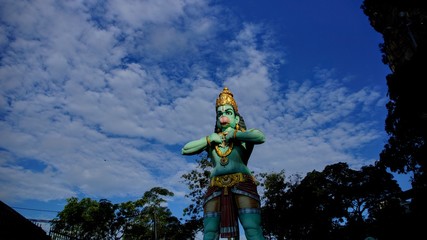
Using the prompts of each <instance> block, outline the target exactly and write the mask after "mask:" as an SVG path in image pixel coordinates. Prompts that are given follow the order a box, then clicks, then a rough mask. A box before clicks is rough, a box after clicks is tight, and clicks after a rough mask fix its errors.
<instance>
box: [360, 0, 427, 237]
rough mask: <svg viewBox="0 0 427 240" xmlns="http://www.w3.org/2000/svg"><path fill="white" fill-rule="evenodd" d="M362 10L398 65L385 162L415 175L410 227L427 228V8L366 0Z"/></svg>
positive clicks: (391, 86) (392, 80) (390, 80)
mask: <svg viewBox="0 0 427 240" xmlns="http://www.w3.org/2000/svg"><path fill="white" fill-rule="evenodd" d="M362 9H363V11H364V13H365V14H366V15H367V16H368V17H369V20H370V23H371V26H372V27H373V28H374V29H375V30H376V31H377V32H379V33H381V34H382V36H383V39H384V43H382V44H381V52H382V53H383V62H384V63H385V64H387V65H389V66H390V68H391V70H392V73H391V74H389V75H388V76H387V77H386V80H387V86H388V96H389V102H388V103H387V110H388V115H387V118H386V125H385V130H386V132H387V133H388V134H389V140H388V142H387V144H386V145H385V146H384V149H383V151H382V152H381V154H380V163H381V164H383V165H384V166H385V167H388V168H389V169H390V170H391V171H393V172H398V173H411V174H412V176H413V177H412V191H411V192H412V193H413V194H412V202H411V205H410V214H411V215H412V220H411V221H412V223H413V224H412V225H413V226H414V227H413V228H412V230H408V232H416V231H419V230H420V229H423V228H424V226H423V224H422V222H424V218H425V215H426V214H427V207H426V204H425V202H427V162H426V158H427V95H426V94H425V91H426V88H425V84H424V81H425V79H427V71H425V56H426V55H427V24H426V20H427V8H425V6H424V4H422V1H417V0H408V1H387V0H364V1H363V5H362ZM417 234H423V232H419V233H415V235H417Z"/></svg>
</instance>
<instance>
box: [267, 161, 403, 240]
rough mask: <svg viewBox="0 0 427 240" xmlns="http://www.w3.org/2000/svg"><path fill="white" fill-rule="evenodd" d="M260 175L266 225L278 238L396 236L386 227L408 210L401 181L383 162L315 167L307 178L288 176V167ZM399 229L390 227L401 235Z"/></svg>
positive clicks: (269, 231)
mask: <svg viewBox="0 0 427 240" xmlns="http://www.w3.org/2000/svg"><path fill="white" fill-rule="evenodd" d="M260 175H261V176H262V178H261V179H262V180H263V183H261V186H263V187H264V188H265V191H264V196H263V203H264V205H263V207H262V212H263V222H264V231H265V233H266V234H267V235H268V236H270V237H271V238H273V239H349V240H350V239H364V238H365V237H367V236H368V235H374V236H390V234H389V235H385V234H382V233H383V232H384V230H385V229H386V227H390V226H394V225H393V224H392V223H393V222H398V220H399V219H398V218H397V217H398V216H401V215H400V214H401V213H402V208H401V207H400V205H398V204H397V203H399V199H398V197H399V194H400V193H401V191H400V188H399V186H398V185H397V182H396V181H395V180H393V176H392V175H391V174H389V173H387V172H386V171H385V169H384V168H380V167H378V166H365V167H362V168H361V170H353V169H350V168H349V167H348V164H346V163H337V164H333V165H328V166H326V167H325V169H324V170H323V171H322V172H318V171H312V172H309V173H308V174H307V175H306V176H305V177H304V178H303V179H302V180H301V178H300V177H298V176H297V178H296V179H297V180H296V181H294V182H293V183H289V182H288V183H287V182H285V176H284V172H283V171H281V172H279V173H269V174H260ZM384 216H391V217H396V218H393V219H385V218H384ZM278 223H280V224H278ZM399 230H400V229H398V228H395V229H393V230H392V231H390V230H388V232H390V233H394V234H395V235H394V236H399V235H398V234H397V235H396V233H397V232H398V231H399ZM393 231H395V232H393ZM385 239H387V238H385Z"/></svg>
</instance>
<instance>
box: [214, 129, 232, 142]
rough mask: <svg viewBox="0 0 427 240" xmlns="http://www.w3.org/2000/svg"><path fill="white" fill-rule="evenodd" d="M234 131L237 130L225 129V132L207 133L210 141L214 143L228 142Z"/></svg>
mask: <svg viewBox="0 0 427 240" xmlns="http://www.w3.org/2000/svg"><path fill="white" fill-rule="evenodd" d="M235 131H237V130H235V129H231V130H230V131H227V132H221V133H212V134H211V135H209V139H210V141H211V143H216V144H223V143H228V142H230V139H232V138H235Z"/></svg>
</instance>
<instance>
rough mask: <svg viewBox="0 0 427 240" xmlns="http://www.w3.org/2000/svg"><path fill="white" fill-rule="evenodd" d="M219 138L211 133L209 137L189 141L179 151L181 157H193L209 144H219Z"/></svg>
mask: <svg viewBox="0 0 427 240" xmlns="http://www.w3.org/2000/svg"><path fill="white" fill-rule="evenodd" d="M221 142H222V140H221V137H220V136H219V135H218V134H217V133H212V134H211V135H209V136H206V137H202V138H200V139H199V140H194V141H191V142H189V143H187V144H185V145H184V147H183V148H182V150H181V153H182V154H183V155H193V154H198V153H201V152H203V150H205V149H206V148H207V147H208V146H210V145H211V144H219V143H221Z"/></svg>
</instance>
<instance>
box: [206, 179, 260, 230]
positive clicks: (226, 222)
mask: <svg viewBox="0 0 427 240" xmlns="http://www.w3.org/2000/svg"><path fill="white" fill-rule="evenodd" d="M236 195H243V196H247V197H249V198H252V199H254V200H256V201H257V202H258V203H259V201H260V197H259V194H258V192H257V186H256V184H255V179H254V177H253V176H252V175H250V174H242V173H234V174H227V175H222V176H216V177H213V178H212V179H211V184H210V186H209V187H208V189H207V192H206V195H205V201H204V204H206V203H207V202H209V201H211V200H212V201H218V200H219V201H220V204H219V206H220V219H221V220H220V221H221V222H220V233H221V238H238V237H239V223H238V216H239V215H238V214H239V211H240V212H241V213H257V214H259V213H260V209H259V208H256V209H247V208H245V209H238V206H237V204H236V201H235V196H236ZM217 197H219V198H217ZM258 206H259V204H258ZM212 216H217V213H209V212H208V213H205V217H212Z"/></svg>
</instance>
